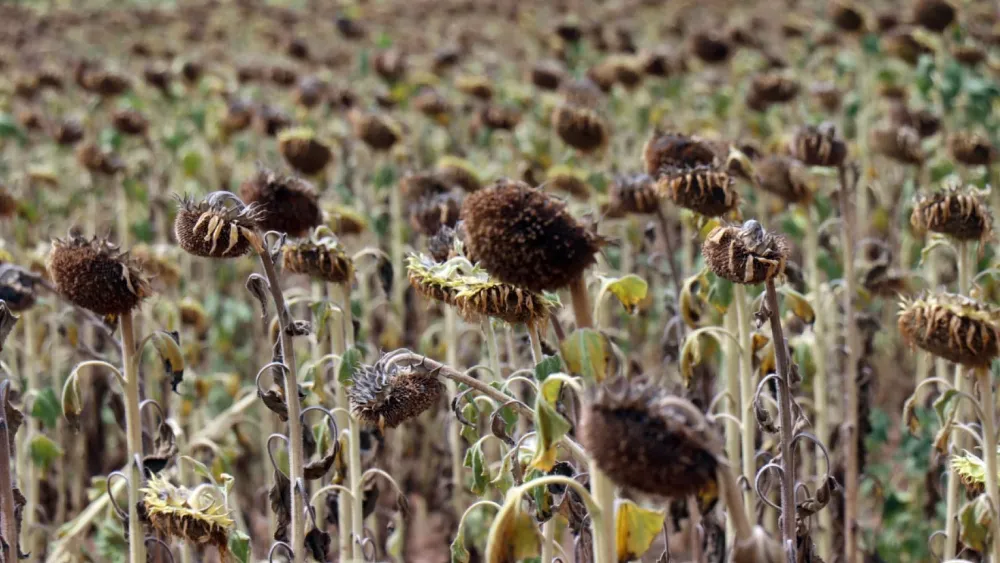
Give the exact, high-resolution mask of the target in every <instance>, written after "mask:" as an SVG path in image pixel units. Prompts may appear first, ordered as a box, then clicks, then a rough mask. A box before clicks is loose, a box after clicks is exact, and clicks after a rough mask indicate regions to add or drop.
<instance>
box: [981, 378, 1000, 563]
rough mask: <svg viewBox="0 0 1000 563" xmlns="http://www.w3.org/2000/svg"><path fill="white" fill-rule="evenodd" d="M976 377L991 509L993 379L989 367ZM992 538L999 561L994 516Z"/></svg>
mask: <svg viewBox="0 0 1000 563" xmlns="http://www.w3.org/2000/svg"><path fill="white" fill-rule="evenodd" d="M976 379H977V380H978V381H979V408H981V409H982V411H983V414H984V415H985V416H984V417H983V420H982V423H983V442H984V446H983V460H984V461H985V463H986V476H987V478H986V495H987V497H988V498H989V499H990V504H991V505H992V507H993V510H997V508H998V507H1000V490H998V487H997V480H996V479H995V478H990V476H995V475H996V474H997V429H996V398H995V397H994V395H993V381H992V380H991V378H990V370H989V368H981V367H980V368H976ZM992 520H993V522H992V527H993V533H992V536H993V540H992V542H991V544H992V545H991V546H990V549H991V552H992V554H993V557H992V561H994V562H995V563H996V562H1000V532H998V523H997V520H996V518H993V519H992Z"/></svg>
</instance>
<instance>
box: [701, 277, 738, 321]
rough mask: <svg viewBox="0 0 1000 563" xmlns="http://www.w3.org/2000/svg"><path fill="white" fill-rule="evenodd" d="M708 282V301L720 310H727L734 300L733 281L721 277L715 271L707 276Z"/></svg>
mask: <svg viewBox="0 0 1000 563" xmlns="http://www.w3.org/2000/svg"><path fill="white" fill-rule="evenodd" d="M706 277H707V278H708V280H709V282H708V302H709V303H711V304H712V305H714V306H715V308H716V309H718V311H719V312H725V311H726V310H728V309H729V305H730V304H731V303H732V302H733V282H731V281H729V280H726V279H723V278H720V277H719V276H717V275H715V273H714V272H709V273H708V275H707V276H706Z"/></svg>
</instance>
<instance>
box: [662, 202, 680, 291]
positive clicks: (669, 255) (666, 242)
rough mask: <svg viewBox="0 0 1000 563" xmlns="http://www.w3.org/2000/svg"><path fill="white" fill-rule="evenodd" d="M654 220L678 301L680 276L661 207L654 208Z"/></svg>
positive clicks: (668, 226)
mask: <svg viewBox="0 0 1000 563" xmlns="http://www.w3.org/2000/svg"><path fill="white" fill-rule="evenodd" d="M656 220H657V222H658V223H659V225H660V238H661V240H662V241H663V251H664V253H665V255H666V259H667V267H668V268H670V279H671V280H673V282H674V291H675V292H676V295H677V299H680V295H681V282H682V279H681V276H680V274H679V273H678V272H677V264H676V263H675V262H674V257H675V256H676V254H675V253H674V243H673V240H671V238H670V225H669V223H668V222H667V216H666V214H665V213H663V206H662V205H658V206H657V207H656Z"/></svg>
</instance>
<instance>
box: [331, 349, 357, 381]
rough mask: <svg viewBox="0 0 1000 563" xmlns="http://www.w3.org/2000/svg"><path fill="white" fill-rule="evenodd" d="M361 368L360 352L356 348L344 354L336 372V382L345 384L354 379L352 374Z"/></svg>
mask: <svg viewBox="0 0 1000 563" xmlns="http://www.w3.org/2000/svg"><path fill="white" fill-rule="evenodd" d="M360 366H361V350H359V349H358V348H357V347H354V348H351V349H349V350H347V351H346V352H344V355H343V356H342V357H341V360H340V368H339V369H338V370H337V381H339V382H340V383H347V382H349V381H350V380H351V379H352V378H353V377H354V372H355V371H357V370H358V368H359V367H360Z"/></svg>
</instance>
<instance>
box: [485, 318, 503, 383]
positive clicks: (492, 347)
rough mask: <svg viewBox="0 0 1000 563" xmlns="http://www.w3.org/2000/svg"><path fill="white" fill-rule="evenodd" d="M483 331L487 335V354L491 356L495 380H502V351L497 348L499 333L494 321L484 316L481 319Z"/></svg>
mask: <svg viewBox="0 0 1000 563" xmlns="http://www.w3.org/2000/svg"><path fill="white" fill-rule="evenodd" d="M481 323H482V327H483V333H484V334H485V337H486V354H487V355H488V356H489V358H488V359H489V363H490V371H492V372H493V380H494V381H502V380H503V374H502V373H500V351H499V350H498V349H497V333H496V331H495V330H493V321H492V320H491V319H490V318H489V317H487V316H483V319H482V321H481Z"/></svg>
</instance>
